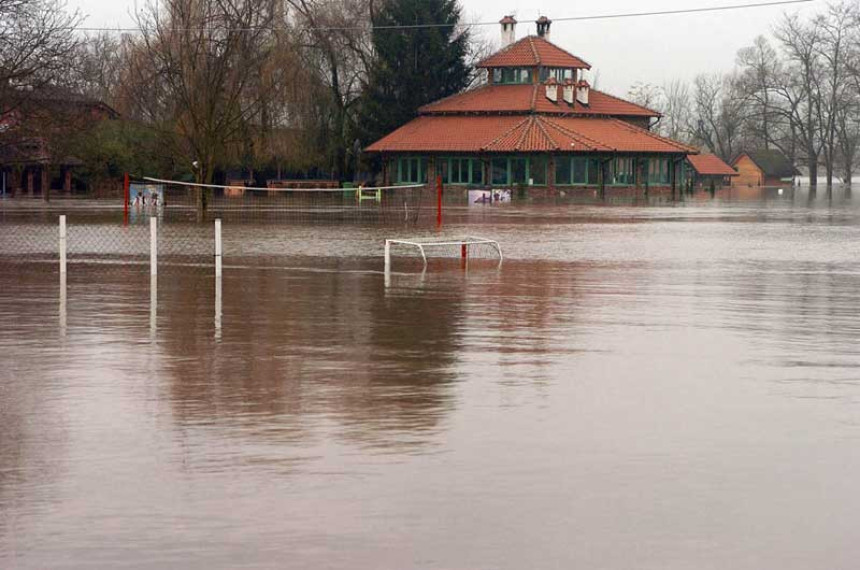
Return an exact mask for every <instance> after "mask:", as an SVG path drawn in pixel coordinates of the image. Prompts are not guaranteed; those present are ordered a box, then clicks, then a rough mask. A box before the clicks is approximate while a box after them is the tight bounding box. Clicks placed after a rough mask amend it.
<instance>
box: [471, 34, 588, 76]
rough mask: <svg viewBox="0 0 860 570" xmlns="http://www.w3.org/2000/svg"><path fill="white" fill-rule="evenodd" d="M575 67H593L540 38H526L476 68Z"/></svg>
mask: <svg viewBox="0 0 860 570" xmlns="http://www.w3.org/2000/svg"><path fill="white" fill-rule="evenodd" d="M536 66H546V67H575V68H577V69H591V65H590V64H589V63H588V62H587V61H585V60H583V59H581V58H579V57H577V56H575V55H573V54H572V53H570V52H568V51H566V50H563V49H561V48H560V47H558V46H557V45H555V44H553V43H550V42H549V41H548V40H546V39H545V38H542V37H539V36H526V37H524V38H521V39H519V40H517V41H515V42H514V43H512V44H511V45H509V46H507V47H505V48H502V49H501V50H499V51H497V52H496V53H494V54H493V55H491V56H489V57H487V58H486V59H484V60H482V61H481V62H480V63H478V65H476V67H536Z"/></svg>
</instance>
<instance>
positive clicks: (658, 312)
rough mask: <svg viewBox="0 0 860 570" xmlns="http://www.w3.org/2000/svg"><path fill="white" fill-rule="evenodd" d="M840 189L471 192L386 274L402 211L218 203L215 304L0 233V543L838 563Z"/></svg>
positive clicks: (5, 558)
mask: <svg viewBox="0 0 860 570" xmlns="http://www.w3.org/2000/svg"><path fill="white" fill-rule="evenodd" d="M858 202H860V201H858V200H857V199H855V200H854V201H853V202H852V201H850V200H836V201H833V202H830V201H827V200H826V199H820V200H818V201H815V202H812V203H808V202H807V201H806V200H804V199H801V198H799V197H798V198H796V197H791V198H788V199H785V200H782V199H768V200H755V201H750V202H720V203H710V202H702V203H686V204H682V205H677V206H671V205H662V206H645V207H631V206H609V207H601V206H571V207H560V208H557V209H553V210H549V209H528V208H508V209H506V208H504V207H499V208H497V209H494V210H481V212H480V213H477V214H464V215H461V216H460V217H459V218H457V219H456V220H455V222H454V223H453V224H452V225H451V226H449V227H446V229H445V234H446V235H449V234H450V235H456V234H463V233H476V234H478V235H481V236H485V237H491V238H496V239H498V240H499V241H500V242H501V244H502V247H503V248H504V250H505V254H506V259H505V261H504V263H503V264H502V265H501V267H497V266H496V265H495V264H493V263H491V262H478V263H474V264H470V265H469V266H468V267H467V268H465V269H464V268H463V267H461V266H460V265H459V264H458V263H457V262H456V261H445V262H432V263H431V264H430V266H429V268H428V270H427V271H426V272H422V271H421V270H420V267H418V266H417V265H415V264H414V263H411V262H404V263H402V264H400V265H398V263H395V267H394V270H395V271H394V274H393V275H391V280H390V283H389V286H388V287H386V285H385V280H384V276H383V273H382V272H381V270H382V258H381V253H382V242H381V240H382V239H384V238H385V237H402V236H403V235H404V234H408V233H410V232H409V231H408V230H406V229H404V228H385V227H378V226H370V227H359V226H332V227H326V226H320V225H313V226H310V225H302V226H291V225H289V224H286V223H280V224H234V225H231V224H225V251H226V252H227V254H228V255H227V257H226V258H225V265H226V267H225V271H224V276H223V281H222V284H221V291H220V293H221V294H220V302H221V306H220V311H218V310H217V307H216V301H217V300H218V299H216V287H215V280H214V277H213V271H212V268H211V266H209V265H206V264H204V265H203V266H189V265H176V266H170V265H166V266H165V267H163V268H161V269H160V274H159V276H158V281H157V296H156V305H155V306H151V305H150V277H149V275H148V272H147V269H146V266H145V265H108V266H102V265H98V264H91V263H71V264H70V266H69V274H68V277H67V282H66V287H65V290H63V289H61V287H60V279H59V275H58V272H57V270H56V267H55V265H54V264H53V263H36V262H26V261H22V260H21V259H14V260H12V261H9V260H7V261H4V262H0V567H2V568H27V569H30V568H75V569H78V568H80V569H84V568H86V569H90V568H206V569H210V568H236V567H247V568H335V569H382V568H386V569H387V568H391V569H400V568H445V569H474V568H494V569H495V568H503V569H508V568H509V569H522V568H589V569H591V568H601V569H603V568H607V569H629V568H646V569H666V568H671V569H691V568H696V569H698V568H708V569H710V568H713V569H724V568H735V569H737V568H743V569H746V568H749V569H761V568H780V569H795V568H796V569H809V568H830V569H837V568H839V569H842V568H845V569H847V568H855V567H856V565H857V561H858V559H860V540H858V539H860V514H858V513H860V245H858V244H860V205H858ZM14 222H15V224H18V226H17V228H18V230H21V228H24V229H25V230H26V231H33V232H34V234H33V235H42V233H44V235H47V236H49V237H50V239H54V235H55V234H54V228H53V226H46V225H45V223H46V222H45V217H44V216H42V217H39V218H38V219H34V220H29V221H28V220H26V219H25V220H22V219H20V218H15V219H14ZM8 223H9V220H4V221H3V222H2V223H0V225H3V224H7V226H8ZM27 228H29V229H27ZM46 228H47V229H46ZM43 230H44V231H43ZM16 231H17V230H16ZM188 231H189V232H191V233H194V232H198V230H195V229H190V230H188ZM204 233H205V232H204ZM6 235H7V237H8V233H7V234H6ZM7 243H8V242H7ZM2 247H3V246H2V245H0V248H2ZM144 251H145V249H144ZM231 251H232V253H233V257H231V256H230V252H231ZM0 257H2V256H0Z"/></svg>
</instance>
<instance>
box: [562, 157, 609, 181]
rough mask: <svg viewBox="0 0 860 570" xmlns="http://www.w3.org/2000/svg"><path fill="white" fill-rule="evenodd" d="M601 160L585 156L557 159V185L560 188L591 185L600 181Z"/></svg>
mask: <svg viewBox="0 0 860 570" xmlns="http://www.w3.org/2000/svg"><path fill="white" fill-rule="evenodd" d="M600 167H601V165H600V159H599V158H589V157H585V156H574V157H570V156H557V157H555V183H556V184H558V185H559V186H569V185H580V186H585V185H590V186H596V185H597V184H598V183H599V181H600V178H599V176H600Z"/></svg>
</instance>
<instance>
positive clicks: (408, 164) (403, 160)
mask: <svg viewBox="0 0 860 570" xmlns="http://www.w3.org/2000/svg"><path fill="white" fill-rule="evenodd" d="M426 179H427V159H426V158H423V157H420V156H402V157H400V158H398V159H397V183H398V184H423V183H424V182H426Z"/></svg>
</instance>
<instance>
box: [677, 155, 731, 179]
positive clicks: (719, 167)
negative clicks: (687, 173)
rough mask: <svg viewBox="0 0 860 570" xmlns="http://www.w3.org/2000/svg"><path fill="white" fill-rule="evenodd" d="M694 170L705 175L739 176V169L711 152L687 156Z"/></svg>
mask: <svg viewBox="0 0 860 570" xmlns="http://www.w3.org/2000/svg"><path fill="white" fill-rule="evenodd" d="M687 160H689V161H690V164H691V165H692V166H693V170H695V171H696V172H697V173H699V174H701V175H703V176H737V175H738V173H737V171H736V170H735V169H734V168H732V167H731V166H729V165H728V164H726V163H725V162H723V160H722V159H721V158H720V157H719V156H717V155H715V154H710V153H703V154H693V155H690V156H688V157H687Z"/></svg>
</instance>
